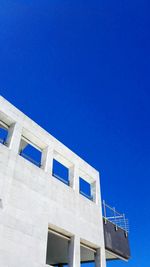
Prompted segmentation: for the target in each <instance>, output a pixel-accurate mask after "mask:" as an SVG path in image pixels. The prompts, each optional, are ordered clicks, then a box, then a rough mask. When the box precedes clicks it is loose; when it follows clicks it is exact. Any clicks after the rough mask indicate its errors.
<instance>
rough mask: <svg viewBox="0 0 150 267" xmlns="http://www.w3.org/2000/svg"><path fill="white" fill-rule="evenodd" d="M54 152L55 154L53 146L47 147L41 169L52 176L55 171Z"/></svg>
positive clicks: (44, 150)
mask: <svg viewBox="0 0 150 267" xmlns="http://www.w3.org/2000/svg"><path fill="white" fill-rule="evenodd" d="M53 152H54V146H53V144H51V145H49V146H47V147H46V148H45V149H43V151H42V159H41V165H42V166H41V168H42V169H43V170H45V171H46V172H48V173H50V174H52V170H53Z"/></svg>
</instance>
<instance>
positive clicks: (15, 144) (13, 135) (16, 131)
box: [6, 122, 22, 153]
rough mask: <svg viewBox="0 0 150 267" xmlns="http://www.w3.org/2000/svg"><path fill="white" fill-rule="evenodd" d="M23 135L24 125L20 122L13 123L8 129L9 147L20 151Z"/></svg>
mask: <svg viewBox="0 0 150 267" xmlns="http://www.w3.org/2000/svg"><path fill="white" fill-rule="evenodd" d="M21 135H22V126H21V125H20V124H19V123H18V122H15V123H13V124H11V126H10V127H9V130H8V137H7V141H6V142H7V145H8V147H9V148H10V149H11V150H13V151H14V152H16V153H18V151H19V147H20V141H21Z"/></svg>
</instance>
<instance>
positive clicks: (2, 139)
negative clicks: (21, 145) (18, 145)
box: [0, 127, 8, 145]
mask: <svg viewBox="0 0 150 267" xmlns="http://www.w3.org/2000/svg"><path fill="white" fill-rule="evenodd" d="M7 135H8V130H7V129H5V128H1V127H0V143H1V144H4V145H5V144H6V140H7Z"/></svg>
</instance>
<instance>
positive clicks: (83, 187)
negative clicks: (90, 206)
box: [79, 177, 93, 200]
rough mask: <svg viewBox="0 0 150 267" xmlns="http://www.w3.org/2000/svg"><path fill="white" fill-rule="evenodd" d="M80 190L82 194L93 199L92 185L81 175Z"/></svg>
mask: <svg viewBox="0 0 150 267" xmlns="http://www.w3.org/2000/svg"><path fill="white" fill-rule="evenodd" d="M79 190H80V194H81V195H83V196H85V197H86V198H88V199H90V200H93V196H92V194H91V185H90V184H89V183H88V182H86V181H85V180H84V179H83V178H81V177H79Z"/></svg>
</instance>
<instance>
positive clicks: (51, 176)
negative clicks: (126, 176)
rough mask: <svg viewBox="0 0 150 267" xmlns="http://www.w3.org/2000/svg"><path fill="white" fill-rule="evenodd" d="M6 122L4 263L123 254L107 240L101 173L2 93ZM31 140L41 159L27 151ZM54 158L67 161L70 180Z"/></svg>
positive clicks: (27, 266) (0, 183) (101, 259)
mask: <svg viewBox="0 0 150 267" xmlns="http://www.w3.org/2000/svg"><path fill="white" fill-rule="evenodd" d="M0 127H1V129H2V131H3V130H4V132H5V133H6V136H5V140H4V138H1V139H2V140H1V143H0V240H1V242H0V266H1V267H46V266H50V265H52V266H54V265H57V266H63V264H66V263H67V264H68V265H69V266H70V267H79V266H80V263H81V261H82V262H86V261H87V262H88V261H95V266H96V267H100V266H101V267H105V266H106V258H116V257H118V256H117V255H115V254H113V253H111V252H110V251H108V250H107V249H106V248H105V244H104V232H103V217H102V210H101V196H100V181H99V172H98V171H97V170H95V169H94V168H93V167H91V166H90V165H89V164H87V163H86V162H85V161H84V160H82V159H81V158H80V157H78V156H77V155H76V154H74V153H73V152H72V151H71V150H70V149H68V148H67V147H66V146H64V145H63V144H62V143H60V142H59V141H58V140H56V139H55V138H54V137H53V136H51V135H50V134H49V133H47V132H46V131H45V130H43V129H42V128H41V127H40V126H39V125H37V124H36V123H35V122H34V121H32V120H31V119H29V118H28V117H27V116H26V115H24V114H23V113H22V112H21V111H19V110H18V109H17V108H15V107H14V106H13V105H11V104H10V103H9V102H8V101H6V100H5V99H4V98H3V97H1V96H0ZM29 145H30V146H31V148H33V149H35V150H37V151H38V153H39V154H40V160H39V161H38V164H37V162H35V160H33V158H32V159H31V158H29V156H28V157H27V155H26V154H25V152H24V151H25V149H27V147H28V146H29ZM33 155H34V153H33ZM54 163H57V164H58V165H59V163H60V164H61V165H63V166H65V171H66V170H67V173H68V176H67V178H66V179H64V178H62V177H59V176H58V175H57V174H55V173H54ZM61 167H62V166H61ZM81 178H82V179H81ZM80 180H83V182H88V190H89V195H88V196H86V194H85V193H84V192H81V188H80ZM46 264H47V265H46Z"/></svg>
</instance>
